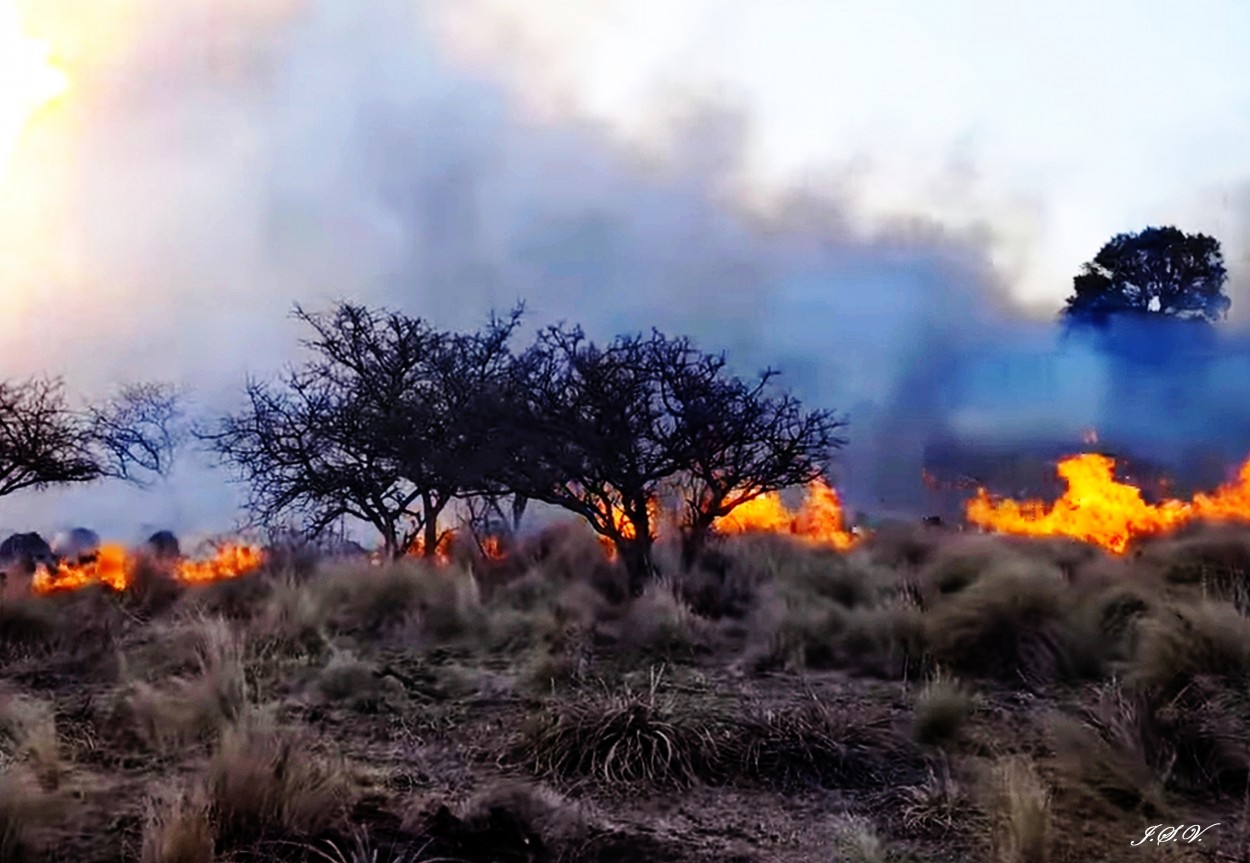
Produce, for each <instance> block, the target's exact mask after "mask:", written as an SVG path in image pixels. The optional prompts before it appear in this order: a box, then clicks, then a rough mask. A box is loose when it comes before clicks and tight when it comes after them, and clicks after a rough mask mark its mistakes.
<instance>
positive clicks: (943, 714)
mask: <svg viewBox="0 0 1250 863" xmlns="http://www.w3.org/2000/svg"><path fill="white" fill-rule="evenodd" d="M973 704H974V702H973V698H972V693H971V692H969V691H968V689H967V687H965V686H964V685H963V683H961V682H960V681H958V680H956V679H955V678H952V677H949V676H947V675H945V674H936V675H934V677H933V678H932V679H930V680H929V682H928V683H926V684H925V686H924V688H923V689H922V690H920V694H919V695H918V696H917V698H916V708H915V714H914V716H913V718H912V736H913V737H914V738H915V739H916V742H918V743H922V744H925V745H928V746H945V745H948V744H950V743H954V742H955V741H957V740H958V739H959V735H960V731H961V730H962V729H963V726H964V723H965V722H966V721H967V720H968V717H969V716H971V715H972V709H973Z"/></svg>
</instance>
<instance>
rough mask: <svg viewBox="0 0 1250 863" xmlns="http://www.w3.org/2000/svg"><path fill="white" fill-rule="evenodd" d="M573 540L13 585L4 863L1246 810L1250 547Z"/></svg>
mask: <svg viewBox="0 0 1250 863" xmlns="http://www.w3.org/2000/svg"><path fill="white" fill-rule="evenodd" d="M572 536H573V535H572V534H560V533H559V532H558V531H557V532H553V533H552V534H550V535H549V536H548V537H547V538H546V539H544V540H542V541H541V542H535V543H529V544H527V543H522V544H521V545H522V547H523V549H525V551H524V553H523V555H521V556H518V557H517V558H515V559H513V560H509V561H492V562H482V561H480V560H473V562H472V566H473V567H474V570H475V574H474V576H473V577H470V575H469V574H468V571H467V570H466V569H463V568H457V567H445V568H443V569H437V568H432V567H430V566H428V565H426V564H425V563H422V562H409V561H404V562H401V563H400V564H397V565H394V566H386V567H368V566H361V565H359V564H358V563H350V564H349V563H334V564H331V565H328V566H325V567H320V568H314V567H305V568H304V570H303V571H301V572H300V573H299V575H298V576H296V575H294V574H293V573H291V572H285V571H278V570H275V571H272V572H268V571H267V572H264V573H259V574H257V575H254V576H249V577H246V578H243V579H237V580H235V581H233V582H231V583H229V584H225V583H223V584H220V585H210V586H207V587H195V588H190V589H187V590H185V591H182V592H181V594H180V595H179V596H178V597H176V599H175V601H174V602H173V603H172V604H163V603H162V602H157V601H155V600H144V601H143V602H138V601H137V600H136V599H135V598H131V597H124V596H114V595H112V594H110V593H108V592H107V591H104V590H89V591H83V592H80V593H77V594H66V595H63V596H54V597H46V598H33V599H30V600H29V601H26V600H22V601H14V602H11V603H6V604H4V605H0V658H3V659H4V660H5V662H4V666H3V667H4V671H5V678H6V679H5V681H4V684H3V686H2V687H0V756H2V760H0V859H15V860H19V861H21V860H48V861H57V863H59V861H61V860H66V861H75V863H76V861H79V860H99V861H101V863H112V861H114V860H119V859H134V858H135V857H136V856H137V857H139V858H140V859H141V860H142V861H144V863H182V861H187V863H201V861H203V863H209V861H214V860H221V861H225V860H240V861H242V860H253V859H275V858H277V859H290V860H292V861H294V860H301V861H308V860H328V861H331V863H366V861H372V863H385V861H391V863H399V861H403V863H409V861H411V863H429V861H431V860H439V859H454V860H477V859H483V860H485V859H498V860H513V859H515V860H526V859H529V860H533V861H538V860H544V861H559V863H565V861H574V860H576V861H580V863H603V861H609V860H611V861H617V863H619V861H621V860H625V859H657V860H666V861H670V863H679V861H680V863H696V861H699V863H702V861H705V860H708V859H726V857H727V856H728V857H730V858H733V859H741V860H743V861H744V863H745V861H747V860H751V861H763V860H770V861H771V860H774V859H778V860H779V859H788V860H800V859H840V860H841V859H846V860H864V861H878V860H886V859H888V860H909V861H911V860H927V859H934V860H936V859H969V860H971V859H984V857H985V853H986V851H989V852H990V853H992V858H993V859H994V860H996V861H1002V863H1009V861H1010V863H1031V862H1032V861H1046V860H1048V859H1051V858H1053V859H1056V860H1060V859H1097V860H1107V861H1108V863H1127V861H1128V860H1129V859H1130V858H1129V857H1126V856H1124V854H1122V853H1121V852H1124V853H1125V854H1127V853H1129V852H1125V851H1124V849H1123V848H1121V847H1120V846H1123V845H1125V844H1126V842H1123V841H1121V839H1122V838H1123V835H1124V831H1125V829H1127V828H1125V825H1126V824H1128V823H1129V822H1130V821H1131V822H1132V824H1133V828H1132V829H1130V830H1129V832H1130V833H1131V832H1132V830H1135V829H1136V825H1137V824H1138V822H1140V821H1142V819H1143V818H1145V817H1150V818H1152V819H1154V820H1151V821H1149V822H1146V823H1156V822H1157V821H1161V820H1165V819H1167V818H1169V817H1173V816H1174V817H1176V818H1177V820H1178V821H1179V820H1185V819H1184V818H1183V817H1182V815H1183V814H1185V815H1187V814H1189V813H1192V812H1195V811H1199V810H1201V811H1202V812H1204V813H1210V818H1211V820H1212V821H1221V822H1222V823H1225V824H1228V825H1230V827H1229V830H1230V831H1231V830H1233V829H1234V827H1233V826H1232V825H1234V824H1236V825H1237V826H1236V829H1237V830H1242V829H1243V828H1242V825H1241V820H1244V818H1246V817H1250V808H1247V810H1246V814H1245V815H1244V816H1243V815H1241V814H1239V813H1240V812H1241V810H1240V808H1238V807H1240V806H1241V800H1242V798H1241V796H1242V795H1243V793H1244V790H1245V787H1246V783H1247V781H1248V780H1250V743H1247V740H1246V735H1245V729H1246V728H1247V727H1250V621H1247V619H1246V618H1245V617H1243V615H1242V613H1241V612H1242V609H1241V607H1240V606H1239V605H1238V602H1240V600H1239V599H1237V597H1238V596H1239V594H1238V592H1237V591H1238V588H1236V587H1235V585H1234V584H1233V583H1232V581H1230V580H1229V578H1225V580H1224V581H1223V582H1220V581H1219V579H1218V578H1216V576H1215V575H1212V573H1213V572H1215V570H1213V569H1212V566H1214V565H1215V563H1220V565H1221V566H1224V569H1222V570H1220V571H1219V572H1221V573H1224V575H1225V576H1227V575H1228V573H1234V572H1235V571H1236V569H1235V564H1236V556H1237V555H1238V554H1240V551H1239V549H1240V547H1241V546H1240V545H1239V543H1241V542H1242V541H1241V540H1237V541H1235V542H1232V543H1231V545H1229V544H1227V543H1226V544H1225V545H1222V546H1221V545H1218V544H1217V545H1212V544H1211V542H1209V541H1208V540H1206V539H1204V540H1203V542H1204V543H1206V544H1205V545H1201V546H1200V544H1199V543H1198V542H1197V540H1196V539H1194V538H1192V537H1186V538H1182V539H1180V540H1174V541H1167V542H1165V543H1160V544H1159V547H1157V548H1153V549H1148V553H1145V554H1143V556H1142V557H1141V558H1135V557H1133V556H1127V557H1125V558H1122V559H1116V560H1115V561H1110V560H1108V559H1104V558H1102V557H1099V556H1097V555H1092V556H1091V552H1089V550H1088V549H1085V548H1084V547H1076V546H1073V545H1072V544H1071V543H1061V542H1056V543H1047V542H1037V543H1032V542H1028V541H1024V540H1002V539H1000V538H994V537H985V536H969V535H959V534H955V533H951V532H943V531H935V530H930V531H924V530H919V529H917V530H913V531H910V532H909V531H904V530H900V531H899V533H898V534H897V536H895V537H893V538H892V539H890V540H889V542H892V543H893V545H892V546H890V547H886V548H882V547H880V546H879V542H880V541H879V540H878V541H874V542H870V543H866V544H865V545H864V546H862V547H860V548H858V549H856V550H855V551H854V552H852V553H850V554H848V555H845V556H843V555H836V554H831V553H828V552H820V551H815V550H813V549H811V548H809V547H806V546H804V545H803V544H802V543H796V542H793V541H791V540H789V539H788V538H780V537H743V538H740V539H737V538H735V539H726V540H723V541H720V542H718V543H716V544H715V546H714V547H713V548H712V549H710V550H709V552H708V553H707V554H705V555H704V556H703V558H702V559H701V560H700V562H699V565H698V568H697V569H696V570H694V571H692V572H688V573H682V574H680V575H678V574H670V577H668V578H664V579H661V580H659V581H657V582H655V583H653V584H651V585H649V586H648V588H647V590H646V592H645V593H644V595H643V596H642V597H641V598H639V599H637V600H632V601H631V600H629V599H628V598H627V597H626V596H624V593H623V592H620V593H619V594H618V592H617V588H618V587H619V586H620V585H621V584H623V581H622V580H621V579H620V578H619V575H620V570H619V568H614V567H612V566H611V565H610V564H607V563H605V562H604V559H603V556H602V553H601V550H600V549H599V546H598V545H597V543H595V541H594V540H593V539H589V540H588V542H586V541H584V540H586V537H584V536H583V537H581V538H576V539H574V538H571V537H572ZM1246 536H1250V533H1247V534H1246ZM544 542H545V543H546V545H545V546H544V545H543V543H544ZM1221 542H1223V540H1221ZM1169 543H1170V544H1169ZM888 544H889V543H887V545H888ZM670 552H671V549H670V550H666V551H664V552H663V554H670ZM670 556H671V554H670ZM1185 556H1196V557H1197V559H1200V560H1201V561H1202V563H1201V565H1199V567H1198V569H1199V571H1198V575H1197V576H1192V574H1191V575H1184V576H1183V577H1182V575H1178V574H1177V573H1178V572H1180V571H1181V570H1182V569H1183V567H1180V566H1179V565H1178V564H1177V563H1176V561H1177V560H1180V559H1182V558H1184V559H1187V558H1186V557H1185ZM661 557H662V558H663V555H661ZM892 558H893V559H896V561H897V563H896V568H895V569H891V568H890V567H889V566H887V564H886V562H887V561H888V560H890V559H892ZM466 560H467V558H466ZM666 561H668V558H663V559H662V560H661V563H664V562H666ZM1162 561H1172V563H1171V564H1169V566H1170V567H1171V568H1170V569H1168V568H1167V567H1164V566H1163V563H1162ZM1213 561H1214V562H1215V563H1213ZM1221 561H1222V562H1221ZM670 563H671V561H670ZM1203 567H1205V568H1203ZM1169 573H1170V574H1169ZM1165 576H1166V577H1165ZM1221 577H1224V576H1221ZM618 582H620V584H618ZM1221 585H1222V586H1221ZM1217 588H1218V589H1217ZM653 657H664V658H666V659H669V660H677V661H678V664H677V665H675V666H674V667H673V668H672V670H671V671H670V672H668V673H667V674H666V675H665V676H664V678H661V677H660V676H659V675H658V674H655V673H654V672H653V673H652V674H651V676H650V677H648V676H647V673H646V671H645V666H646V665H648V664H649V660H650V659H651V658H653ZM742 660H747V661H746V662H743V661H742ZM640 664H641V665H643V666H644V669H643V670H640V669H639V665H640ZM954 675H958V677H955V676H954ZM640 677H641V678H644V682H642V683H637V682H636V681H637V680H638V679H639V678H640ZM1086 677H1088V678H1092V679H1093V680H1094V683H1093V684H1087V681H1085V680H1084V679H1083V678H1086ZM882 678H886V679H884V680H883V679H882ZM917 678H919V679H920V680H922V681H926V682H925V683H924V684H923V685H922V687H921V688H920V691H919V692H915V691H914V689H913V687H914V681H915V680H917ZM592 681H594V682H593V683H592ZM627 682H629V683H627ZM965 682H966V683H965ZM1073 683H1078V684H1081V685H1079V686H1074V685H1071V684H1073ZM972 685H975V687H976V692H977V694H976V696H975V699H974V697H973V696H972V695H971V694H970V690H969V688H966V686H968V687H970V686H972ZM797 692H802V693H803V695H802V696H801V697H800V696H798V695H796V693H797ZM913 696H914V700H913ZM257 703H266V704H268V705H269V708H267V709H266V710H265V711H264V712H258V710H257V708H256V707H255V705H256V704H257ZM909 703H910V707H911V708H912V709H911V712H910V713H909V712H908V706H909ZM974 704H975V713H974ZM118 705H119V706H120V707H121V708H122V710H121V711H120V712H117V713H115V714H114V715H110V713H109V710H110V707H111V706H118ZM279 717H280V718H281V724H279V721H278V718H279ZM925 747H931V748H927V749H926V748H925ZM501 752H506V753H507V754H508V756H509V757H506V758H499V756H500V753H501ZM990 754H992V755H994V756H995V757H998V758H1003V757H1006V758H1007V761H1006V762H1004V763H1003V764H1002V766H1001V767H1000V768H999V769H998V770H997V771H996V772H994V773H993V775H992V776H989V777H988V778H989V779H990V780H992V781H989V782H987V783H986V784H985V786H984V790H988V791H992V792H993V793H992V794H990V795H989V796H988V797H979V796H978V797H975V798H974V797H973V796H971V795H970V793H969V790H968V788H972V787H976V785H977V783H975V782H974V781H973V780H974V778H975V777H977V776H978V772H979V771H978V768H979V767H980V766H981V765H982V764H983V763H984V762H985V759H986V757H987V755H990ZM349 765H360V766H359V767H356V766H349ZM516 767H521V768H523V770H522V771H517V770H516V769H515V768H516ZM1039 771H1044V772H1039ZM519 772H524V773H525V774H529V775H530V776H531V777H538V778H539V779H541V780H550V781H553V782H556V783H558V785H559V787H561V788H562V789H563V790H565V791H566V792H568V793H569V794H570V796H572V797H575V798H576V799H577V800H578V804H577V805H576V806H574V805H573V804H571V803H570V802H569V801H568V800H564V799H562V798H560V797H559V796H558V795H556V794H554V793H553V792H551V791H550V790H547V789H544V788H535V787H534V786H532V785H529V784H525V783H522V784H520V785H512V784H510V783H509V784H506V785H504V786H500V782H501V780H504V779H505V778H506V779H508V780H510V781H511V780H515V779H516V778H517V776H518V773H519ZM1043 776H1044V777H1045V781H1043V779H1042V777H1043ZM706 785H717V786H722V787H719V788H715V789H710V788H705V787H703V786H706ZM162 788H164V789H168V790H166V791H161V792H157V793H156V794H155V796H154V797H152V798H151V799H150V800H145V796H146V795H151V794H153V791H152V789H162ZM1052 798H1053V799H1052ZM817 799H819V800H820V801H828V800H835V799H836V807H837V808H836V809H835V810H834V811H835V812H837V813H839V814H836V815H835V814H833V813H832V812H830V811H829V810H828V809H822V813H823V815H824V816H825V817H820V818H814V819H809V820H805V821H804V822H803V825H802V828H801V829H800V827H799V825H798V821H797V820H796V818H795V813H796V812H799V813H800V814H801V816H802V817H803V818H804V819H806V818H807V813H806V810H805V809H804V808H803V807H805V806H807V805H808V804H809V803H810V802H811V801H813V800H817ZM821 805H822V806H823V805H824V803H823V802H822V803H821ZM594 812H603V813H604V816H605V817H602V818H592V817H591V816H590V815H589V814H588V813H594ZM414 813H415V814H414ZM608 813H610V817H608ZM867 817H871V821H869V820H867ZM1078 818H1079V819H1083V820H1082V821H1081V824H1085V823H1086V822H1092V823H1093V824H1095V829H1087V828H1085V827H1082V826H1080V825H1078V824H1077V820H1076V819H1078ZM757 825H758V827H757ZM1104 827H1105V828H1106V829H1103V828H1104ZM1238 835H1241V834H1240V833H1239V834H1238ZM991 836H992V837H993V841H992V843H991V845H989V846H986V845H984V844H983V843H984V841H985V840H986V838H987V837H991ZM887 838H888V839H889V840H890V842H889V843H887V841H886V839H887ZM896 840H897V841H899V843H900V844H898V845H894V844H891V843H893V842H894V841H896ZM1100 843H1101V844H1100ZM61 848H64V849H67V850H64V851H61V850H58V849H61ZM1139 850H1140V849H1131V852H1132V853H1134V854H1136V853H1137V852H1138V851H1139ZM23 855H24V856H23ZM821 855H824V856H823V857H822V856H821ZM831 855H832V856H831ZM959 855H963V856H959ZM1073 855H1075V856H1073ZM1131 859H1136V857H1134V858H1131Z"/></svg>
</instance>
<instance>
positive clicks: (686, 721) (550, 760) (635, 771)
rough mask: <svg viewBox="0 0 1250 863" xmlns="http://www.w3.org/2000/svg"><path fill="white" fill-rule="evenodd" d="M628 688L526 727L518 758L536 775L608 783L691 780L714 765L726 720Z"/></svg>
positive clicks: (655, 691) (655, 689)
mask: <svg viewBox="0 0 1250 863" xmlns="http://www.w3.org/2000/svg"><path fill="white" fill-rule="evenodd" d="M659 685H660V675H659V674H657V673H655V672H654V671H653V672H652V674H651V680H650V685H649V686H648V688H647V689H646V690H645V691H636V690H634V689H631V688H630V687H629V686H625V687H623V688H622V689H621V690H620V691H616V692H612V691H608V692H604V693H602V694H594V695H590V696H583V697H579V698H578V700H576V701H570V702H562V703H558V704H557V705H555V706H554V707H553V708H551V709H549V710H548V711H547V712H546V714H545V715H544V716H541V717H539V718H538V719H537V720H536V721H535V722H534V723H533V724H531V726H530V727H529V728H528V729H526V731H525V732H524V733H523V735H522V738H521V740H520V742H519V745H518V746H517V747H516V753H515V754H516V756H517V757H518V758H519V760H520V761H521V762H522V763H524V764H525V765H526V766H527V767H528V768H529V769H530V770H531V771H532V772H533V773H534V774H535V775H536V776H539V777H541V778H551V779H574V778H590V779H594V780H596V781H598V782H601V783H603V784H605V785H609V786H613V785H616V786H620V785H638V784H647V785H657V786H678V787H681V786H688V785H690V784H692V783H694V782H695V781H697V780H698V779H700V778H706V777H708V776H709V775H710V774H713V773H714V772H715V769H716V765H717V761H718V756H719V754H720V752H719V748H720V747H721V746H722V745H723V738H724V728H725V721H724V720H723V719H722V718H720V717H717V716H714V715H707V714H701V713H699V712H696V711H693V710H689V709H687V708H684V707H682V706H679V704H678V703H677V702H675V701H674V700H673V699H671V698H667V697H663V696H661V694H660V693H659Z"/></svg>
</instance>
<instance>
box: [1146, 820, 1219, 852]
mask: <svg viewBox="0 0 1250 863" xmlns="http://www.w3.org/2000/svg"><path fill="white" fill-rule="evenodd" d="M1219 824H1220V822H1219V821H1216V822H1215V823H1214V824H1210V825H1208V826H1206V827H1199V826H1198V825H1197V824H1177V825H1176V826H1175V827H1164V826H1163V825H1162V824H1155V825H1153V826H1151V827H1147V828H1146V835H1145V836H1143V837H1142V838H1140V839H1138V840H1137V841H1136V842H1130V843H1129V844H1130V845H1134V846H1136V845H1144V844H1145V843H1147V842H1155V843H1157V844H1159V845H1162V844H1163V843H1164V842H1201V841H1202V834H1203V833H1206V832H1207V831H1208V830H1210V829H1211V828H1212V827H1218V826H1219Z"/></svg>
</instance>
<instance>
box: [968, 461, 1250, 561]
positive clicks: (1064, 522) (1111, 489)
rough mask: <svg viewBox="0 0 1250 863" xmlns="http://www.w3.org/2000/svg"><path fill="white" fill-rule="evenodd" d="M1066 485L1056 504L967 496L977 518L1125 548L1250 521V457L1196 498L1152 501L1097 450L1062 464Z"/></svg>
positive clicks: (1011, 529)
mask: <svg viewBox="0 0 1250 863" xmlns="http://www.w3.org/2000/svg"><path fill="white" fill-rule="evenodd" d="M1057 469H1058V473H1059V476H1060V477H1062V478H1063V480H1064V481H1065V482H1066V483H1067V490H1066V491H1065V492H1064V493H1063V495H1062V496H1061V497H1060V498H1059V499H1058V500H1056V501H1055V502H1054V503H1053V504H1050V505H1047V504H1046V502H1045V501H1042V500H1026V501H1015V500H994V499H993V497H992V496H991V495H990V493H989V492H988V491H986V490H985V489H984V488H982V489H978V491H977V494H976V496H975V497H974V498H973V499H971V500H969V501H968V504H967V510H966V512H967V518H968V521H969V522H970V523H972V524H975V525H979V526H981V527H984V528H987V529H989V530H994V531H999V532H1002V533H1014V534H1019V535H1022V536H1038V537H1045V536H1062V537H1071V538H1073V539H1078V540H1081V541H1082V542H1088V543H1092V544H1093V545H1097V546H1099V547H1101V548H1104V549H1107V550H1108V551H1111V552H1114V553H1116V554H1123V553H1125V552H1126V551H1128V550H1129V547H1130V545H1131V544H1132V543H1133V542H1134V541H1135V540H1139V539H1143V538H1146V537H1152V536H1158V535H1160V534H1164V533H1170V532H1175V531H1177V530H1180V529H1181V528H1182V527H1185V526H1187V525H1190V524H1193V523H1195V522H1204V521H1205V522H1237V523H1242V524H1247V523H1250V461H1247V462H1245V463H1244V464H1242V465H1241V467H1240V469H1239V471H1238V474H1237V478H1236V480H1234V481H1233V482H1230V483H1228V484H1226V485H1223V486H1220V487H1219V488H1218V489H1216V490H1215V491H1214V492H1211V493H1198V494H1195V495H1194V496H1193V498H1192V499H1191V500H1187V501H1184V500H1175V499H1164V500H1160V501H1158V502H1155V503H1147V502H1146V500H1145V499H1144V498H1143V496H1142V491H1141V489H1140V488H1138V487H1136V486H1133V485H1130V484H1128V483H1124V482H1119V481H1117V480H1116V478H1115V460H1114V459H1112V458H1111V457H1109V456H1105V455H1100V454H1097V453H1083V454H1081V455H1075V456H1071V457H1069V458H1065V459H1063V460H1062V461H1060V462H1059V464H1058V468H1057Z"/></svg>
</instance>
